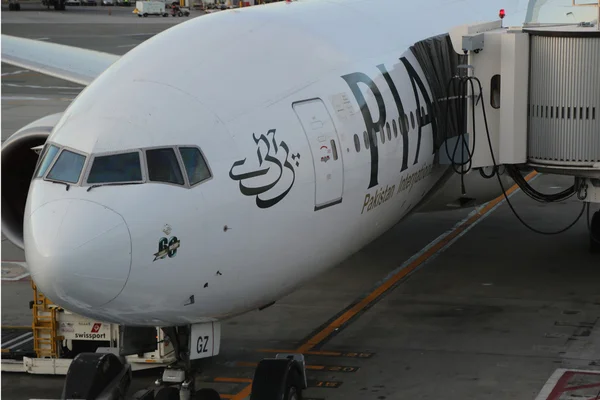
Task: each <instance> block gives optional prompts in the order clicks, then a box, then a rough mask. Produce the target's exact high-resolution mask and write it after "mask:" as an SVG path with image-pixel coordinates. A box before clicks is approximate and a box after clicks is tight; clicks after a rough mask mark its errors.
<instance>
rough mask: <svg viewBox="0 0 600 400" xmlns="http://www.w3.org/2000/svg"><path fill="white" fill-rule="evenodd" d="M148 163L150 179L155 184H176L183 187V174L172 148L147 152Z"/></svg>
mask: <svg viewBox="0 0 600 400" xmlns="http://www.w3.org/2000/svg"><path fill="white" fill-rule="evenodd" d="M146 161H147V162H148V179H149V180H150V181H153V182H166V183H174V184H176V185H183V184H184V183H185V182H184V180H183V174H182V173H181V169H180V168H179V161H177V156H176V155H175V151H174V150H173V149H172V148H164V149H153V150H146Z"/></svg>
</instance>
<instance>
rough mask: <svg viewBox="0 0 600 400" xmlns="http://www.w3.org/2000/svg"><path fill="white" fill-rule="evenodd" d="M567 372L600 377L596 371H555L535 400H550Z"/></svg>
mask: <svg viewBox="0 0 600 400" xmlns="http://www.w3.org/2000/svg"><path fill="white" fill-rule="evenodd" d="M566 372H582V373H585V374H589V373H593V374H598V375H600V371H595V370H585V369H566V368H559V369H557V370H556V371H554V373H553V374H552V375H551V376H550V378H548V380H547V381H546V383H545V384H544V387H543V388H542V390H541V391H540V393H539V394H538V396H537V397H536V398H535V400H548V397H550V394H551V393H552V391H553V390H554V388H555V387H556V385H557V384H558V381H559V379H560V378H561V377H562V376H563V375H564V374H565V373H566Z"/></svg>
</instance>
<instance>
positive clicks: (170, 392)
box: [154, 386, 179, 400]
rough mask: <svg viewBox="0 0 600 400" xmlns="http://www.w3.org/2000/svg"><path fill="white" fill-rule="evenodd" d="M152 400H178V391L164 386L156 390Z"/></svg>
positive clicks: (172, 387)
mask: <svg viewBox="0 0 600 400" xmlns="http://www.w3.org/2000/svg"><path fill="white" fill-rule="evenodd" d="M154 400H179V389H177V388H176V387H174V386H164V387H161V388H160V389H158V391H157V392H156V394H155V395H154Z"/></svg>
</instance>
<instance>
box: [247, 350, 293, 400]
mask: <svg viewBox="0 0 600 400" xmlns="http://www.w3.org/2000/svg"><path fill="white" fill-rule="evenodd" d="M301 377H302V374H301V373H300V368H299V367H298V364H297V363H296V361H294V360H291V359H264V360H262V361H261V362H260V363H259V364H258V367H256V371H255V372H254V379H253V381H252V393H251V394H250V400H302V387H303V385H302V378H301Z"/></svg>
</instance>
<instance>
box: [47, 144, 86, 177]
mask: <svg viewBox="0 0 600 400" xmlns="http://www.w3.org/2000/svg"><path fill="white" fill-rule="evenodd" d="M84 163H85V156H82V155H81V154H77V153H74V152H72V151H69V150H63V151H62V152H61V153H60V155H59V156H58V159H57V160H56V162H55V163H54V165H53V166H52V169H51V170H50V172H49V173H48V176H47V178H48V179H50V180H53V181H59V182H67V183H77V182H79V176H80V175H81V171H82V170H83V164H84Z"/></svg>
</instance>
